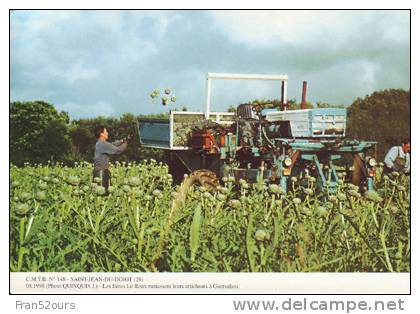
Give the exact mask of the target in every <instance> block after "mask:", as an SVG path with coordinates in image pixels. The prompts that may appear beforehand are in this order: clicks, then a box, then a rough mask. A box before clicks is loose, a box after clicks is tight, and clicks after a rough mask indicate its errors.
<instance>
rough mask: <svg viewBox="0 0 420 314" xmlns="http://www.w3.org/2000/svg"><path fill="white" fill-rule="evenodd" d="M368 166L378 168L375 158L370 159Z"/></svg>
mask: <svg viewBox="0 0 420 314" xmlns="http://www.w3.org/2000/svg"><path fill="white" fill-rule="evenodd" d="M368 165H369V166H371V167H375V166H376V160H375V158H370V159H369V160H368Z"/></svg>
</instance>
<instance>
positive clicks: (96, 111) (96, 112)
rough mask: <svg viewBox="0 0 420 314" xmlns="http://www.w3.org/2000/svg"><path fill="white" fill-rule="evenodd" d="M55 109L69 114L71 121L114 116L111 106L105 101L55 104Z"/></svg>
mask: <svg viewBox="0 0 420 314" xmlns="http://www.w3.org/2000/svg"><path fill="white" fill-rule="evenodd" d="M56 106H57V109H58V110H61V111H67V112H69V113H70V117H71V118H72V119H77V118H94V117H98V116H105V117H110V116H112V115H114V114H115V110H114V108H113V106H112V105H111V104H109V103H107V102H106V101H103V100H100V101H97V102H95V103H80V102H72V101H69V102H65V103H63V104H56Z"/></svg>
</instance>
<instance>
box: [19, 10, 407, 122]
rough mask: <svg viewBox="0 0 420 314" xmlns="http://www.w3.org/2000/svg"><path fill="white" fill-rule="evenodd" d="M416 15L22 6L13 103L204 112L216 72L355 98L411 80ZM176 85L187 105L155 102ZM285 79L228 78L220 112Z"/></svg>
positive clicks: (116, 112) (270, 91) (76, 112)
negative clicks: (157, 92)
mask: <svg viewBox="0 0 420 314" xmlns="http://www.w3.org/2000/svg"><path fill="white" fill-rule="evenodd" d="M409 27H410V17H409V12H408V11H16V12H12V14H11V100H12V101H30V100H45V101H48V102H51V103H53V104H54V105H55V106H56V108H57V109H58V110H65V111H67V112H69V114H70V117H71V118H72V119H77V118H81V117H95V116H98V115H105V116H120V115H121V114H122V113H124V112H131V113H134V114H140V113H145V114H146V113H155V112H164V111H167V110H168V109H171V108H172V109H173V108H181V106H187V107H188V109H189V110H200V111H201V110H203V107H204V102H205V86H206V85H205V75H206V73H207V72H228V73H259V74H288V75H289V90H288V96H289V98H296V99H298V100H299V99H300V95H301V85H302V81H303V80H307V81H308V100H309V101H312V102H317V101H322V102H328V103H333V104H345V105H349V104H351V102H352V101H353V100H354V99H355V98H357V97H364V96H365V95H366V94H369V93H371V92H373V91H375V90H381V89H385V88H403V89H408V88H409V87H410V51H409V48H410V28H409ZM156 88H160V89H164V88H170V89H171V90H172V91H173V92H174V94H175V95H176V97H177V101H176V103H175V104H171V105H169V106H166V107H163V106H162V105H160V104H159V103H153V102H152V101H151V99H150V97H149V95H150V92H151V91H152V90H153V89H156ZM278 94H279V87H278V83H275V82H256V81H216V82H215V83H214V84H213V97H212V103H213V107H212V109H213V110H215V111H216V110H218V111H220V110H224V109H226V108H227V107H228V106H229V105H234V104H239V103H241V102H245V101H248V100H251V99H255V98H274V97H278Z"/></svg>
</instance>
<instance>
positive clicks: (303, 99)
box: [300, 81, 308, 109]
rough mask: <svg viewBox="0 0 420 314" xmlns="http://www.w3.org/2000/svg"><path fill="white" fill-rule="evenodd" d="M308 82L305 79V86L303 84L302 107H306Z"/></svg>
mask: <svg viewBox="0 0 420 314" xmlns="http://www.w3.org/2000/svg"><path fill="white" fill-rule="evenodd" d="M307 85H308V83H307V82H306V81H303V86H302V102H301V104H300V109H305V108H306V87H307Z"/></svg>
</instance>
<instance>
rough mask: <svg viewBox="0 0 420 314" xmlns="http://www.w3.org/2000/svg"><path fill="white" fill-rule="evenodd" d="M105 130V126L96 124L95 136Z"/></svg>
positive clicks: (97, 136) (98, 135)
mask: <svg viewBox="0 0 420 314" xmlns="http://www.w3.org/2000/svg"><path fill="white" fill-rule="evenodd" d="M104 130H105V126H104V125H98V126H97V127H96V128H95V136H96V138H99V137H100V136H101V133H102V132H103V131H104Z"/></svg>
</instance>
